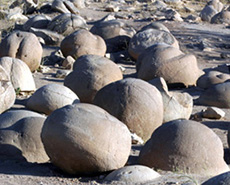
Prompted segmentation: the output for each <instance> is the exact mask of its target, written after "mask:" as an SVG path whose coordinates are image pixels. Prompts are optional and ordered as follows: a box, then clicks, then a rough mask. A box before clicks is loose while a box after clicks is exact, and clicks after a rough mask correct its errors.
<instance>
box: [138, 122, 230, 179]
mask: <svg viewBox="0 0 230 185" xmlns="http://www.w3.org/2000/svg"><path fill="white" fill-rule="evenodd" d="M213 146H215V147H213ZM223 156H224V154H223V145H222V142H221V140H220V138H219V137H218V136H217V135H216V134H215V133H214V132H213V131H212V130H211V129H209V128H208V127H206V126H204V125H202V124H200V123H199V122H195V121H191V120H175V121H171V122H167V123H165V124H163V125H162V126H160V127H159V128H158V129H157V130H155V132H154V133H153V134H152V137H151V139H150V140H149V141H148V142H147V143H146V144H145V145H144V147H143V148H142V150H141V152H140V156H139V163H140V164H143V165H146V166H149V167H154V168H157V169H162V170H170V171H183V172H185V173H194V174H200V175H201V174H202V175H218V174H220V173H223V172H226V171H229V168H228V166H227V164H226V163H225V161H224V159H223Z"/></svg>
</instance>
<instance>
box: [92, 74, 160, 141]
mask: <svg viewBox="0 0 230 185" xmlns="http://www.w3.org/2000/svg"><path fill="white" fill-rule="evenodd" d="M93 103H94V104H96V105H98V106H100V107H102V108H103V109H105V110H106V111H108V112H109V113H110V114H112V115H113V116H115V117H116V118H118V119H119V120H121V121H122V122H123V123H125V124H126V125H127V126H128V128H129V129H130V131H131V132H132V133H135V134H137V135H138V136H140V137H141V138H142V139H143V140H144V141H146V140H148V139H149V138H150V136H151V134H152V132H153V131H154V130H155V129H156V128H157V127H159V126H160V125H161V124H162V121H163V102H162V96H161V94H160V92H159V91H158V90H157V89H156V88H155V87H154V86H152V85H150V84H148V83H147V82H145V81H143V80H140V79H134V78H126V79H124V80H120V81H117V82H114V83H111V84H109V85H107V86H105V87H104V88H102V89H101V90H100V91H98V93H97V94H96V96H95V98H94V101H93Z"/></svg>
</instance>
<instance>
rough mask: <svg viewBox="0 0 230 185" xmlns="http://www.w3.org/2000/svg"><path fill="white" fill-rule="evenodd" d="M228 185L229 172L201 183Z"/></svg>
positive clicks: (204, 184) (206, 184)
mask: <svg viewBox="0 0 230 185" xmlns="http://www.w3.org/2000/svg"><path fill="white" fill-rule="evenodd" d="M228 184H230V172H226V173H222V174H220V175H217V176H215V177H212V178H210V179H209V180H207V181H205V182H203V183H202V185H228Z"/></svg>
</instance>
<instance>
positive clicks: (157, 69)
mask: <svg viewBox="0 0 230 185" xmlns="http://www.w3.org/2000/svg"><path fill="white" fill-rule="evenodd" d="M136 69H137V76H138V78H141V79H143V80H152V79H153V78H155V77H163V78H164V79H165V81H166V82H167V84H184V85H185V86H186V87H187V86H189V85H195V84H196V81H197V79H198V78H199V76H200V75H201V70H200V69H199V68H198V66H197V60H196V57H195V56H194V55H192V54H184V53H183V52H182V51H180V50H179V49H178V48H175V47H172V46H169V45H167V44H156V45H153V46H151V47H149V48H148V49H146V50H145V51H144V52H143V53H142V54H141V55H140V56H139V57H138V60H137V63H136Z"/></svg>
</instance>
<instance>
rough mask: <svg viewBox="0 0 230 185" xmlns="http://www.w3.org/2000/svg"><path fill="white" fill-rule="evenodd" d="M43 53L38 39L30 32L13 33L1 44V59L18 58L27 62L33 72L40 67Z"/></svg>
mask: <svg viewBox="0 0 230 185" xmlns="http://www.w3.org/2000/svg"><path fill="white" fill-rule="evenodd" d="M42 52H43V49H42V46H41V44H40V42H39V41H38V38H37V37H36V36H35V35H34V34H33V33H29V32H22V31H16V32H13V33H11V34H10V35H9V36H8V37H6V38H5V39H3V41H2V42H1V44H0V57H3V56H9V57H12V58H18V59H20V60H22V61H23V62H25V63H26V64H27V65H28V66H29V68H30V70H31V71H32V72H33V71H35V70H36V69H37V68H38V67H39V65H40V62H41V58H42Z"/></svg>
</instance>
